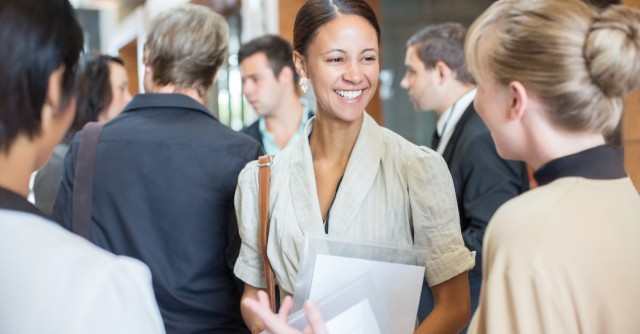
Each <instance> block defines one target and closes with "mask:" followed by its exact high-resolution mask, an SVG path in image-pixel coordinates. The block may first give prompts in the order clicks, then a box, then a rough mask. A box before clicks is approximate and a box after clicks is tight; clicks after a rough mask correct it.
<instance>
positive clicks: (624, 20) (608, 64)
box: [465, 0, 640, 134]
mask: <svg viewBox="0 0 640 334" xmlns="http://www.w3.org/2000/svg"><path fill="white" fill-rule="evenodd" d="M465 57H466V59H467V65H468V67H469V70H470V71H471V73H472V74H473V75H474V76H475V77H476V79H477V80H480V81H481V80H482V77H484V76H487V75H488V76H490V77H491V78H492V79H494V80H496V81H497V82H498V83H500V84H505V85H506V84H508V83H509V82H512V81H520V82H522V83H523V84H524V85H525V86H526V87H527V88H528V89H530V90H531V91H533V92H534V93H535V94H536V95H537V96H538V97H540V99H541V101H542V102H543V103H544V104H545V106H546V111H547V114H548V117H549V119H550V120H551V121H552V122H553V123H554V124H556V125H557V126H559V127H562V128H564V129H567V130H570V131H575V132H595V133H603V134H607V133H609V132H611V131H613V130H614V129H615V127H616V126H617V124H618V122H619V121H620V117H621V115H622V105H623V96H624V95H625V94H626V93H627V92H628V91H630V90H632V89H633V88H634V87H636V86H638V85H639V84H640V11H639V10H636V9H632V8H628V7H624V6H619V5H618V6H610V7H608V8H607V9H605V10H603V11H601V12H600V11H598V10H596V9H595V8H593V7H591V6H590V5H588V4H586V3H584V2H583V1H581V0H500V1H497V2H496V3H494V4H493V5H492V6H491V7H490V8H489V9H487V11H485V12H484V13H483V14H482V15H481V16H480V17H479V18H478V19H477V20H476V21H475V22H474V23H473V25H472V26H471V27H470V28H469V32H468V34H467V39H466V42H465Z"/></svg>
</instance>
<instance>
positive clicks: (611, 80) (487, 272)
mask: <svg viewBox="0 0 640 334" xmlns="http://www.w3.org/2000/svg"><path fill="white" fill-rule="evenodd" d="M639 32H640V10H638V9H632V8H628V7H624V6H620V5H617V6H609V7H607V8H606V9H604V10H597V9H594V8H593V7H592V6H590V5H588V4H587V3H586V2H585V1H581V0H563V1H557V0H527V1H520V0H500V1H497V2H495V3H494V4H493V5H491V6H490V7H489V9H487V10H486V11H485V12H484V13H483V14H482V15H481V16H480V17H479V18H478V19H477V20H476V21H475V22H474V23H473V25H472V26H471V27H470V28H469V33H468V34H467V39H466V42H465V55H466V59H467V64H468V66H469V69H470V71H471V73H473V75H474V77H475V78H476V80H477V83H478V94H477V95H476V100H475V106H476V110H477V111H478V114H479V115H480V116H481V117H482V118H483V120H484V122H485V124H486V125H487V127H488V128H489V130H490V131H491V135H492V136H493V138H494V139H495V142H496V147H497V149H498V153H499V154H500V156H502V157H503V158H505V159H516V160H524V161H526V162H528V163H529V164H530V165H531V166H532V167H534V168H535V174H534V176H535V179H536V181H537V182H538V184H539V187H537V188H535V189H533V190H530V191H528V192H526V193H525V194H523V195H520V196H518V197H516V198H514V199H512V200H510V201H508V202H507V203H505V204H504V205H503V206H502V207H500V209H498V211H497V212H496V213H495V215H494V216H493V218H492V219H491V222H490V223H489V227H488V228H487V232H486V234H485V239H484V263H483V270H482V274H483V281H482V291H481V295H480V305H479V306H478V310H477V311H476V313H475V315H474V317H473V320H472V322H471V324H470V325H469V333H586V334H589V333H636V332H638V329H639V328H640V320H639V319H638V312H637V310H638V309H640V284H638V282H639V281H640V266H639V265H638V259H637V254H638V253H640V243H638V236H639V235H640V195H638V193H637V192H636V190H635V188H634V187H633V184H632V183H631V180H630V179H629V177H628V176H627V174H626V173H625V170H624V164H623V151H622V149H621V148H615V147H610V146H607V145H606V142H605V135H606V134H609V133H611V131H612V130H614V129H615V128H616V126H617V125H618V124H619V122H620V117H621V115H622V111H623V110H622V106H623V98H624V96H625V94H626V93H627V92H629V91H630V90H632V89H634V88H635V87H638V86H639V85H640V34H639Z"/></svg>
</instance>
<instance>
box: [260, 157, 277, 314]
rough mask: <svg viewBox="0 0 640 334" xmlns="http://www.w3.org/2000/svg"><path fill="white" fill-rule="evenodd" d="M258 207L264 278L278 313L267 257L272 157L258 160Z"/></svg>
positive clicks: (273, 305)
mask: <svg viewBox="0 0 640 334" xmlns="http://www.w3.org/2000/svg"><path fill="white" fill-rule="evenodd" d="M258 167H259V168H260V170H259V172H258V182H259V187H258V192H259V195H258V207H259V214H260V250H261V251H262V263H263V266H264V277H265V280H266V281H267V294H268V295H269V302H270V303H271V310H272V311H273V312H276V282H275V275H274V273H273V268H271V262H269V257H268V256H267V239H268V237H269V188H270V184H271V156H270V155H263V156H261V157H260V158H258Z"/></svg>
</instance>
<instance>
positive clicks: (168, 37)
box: [54, 5, 262, 334]
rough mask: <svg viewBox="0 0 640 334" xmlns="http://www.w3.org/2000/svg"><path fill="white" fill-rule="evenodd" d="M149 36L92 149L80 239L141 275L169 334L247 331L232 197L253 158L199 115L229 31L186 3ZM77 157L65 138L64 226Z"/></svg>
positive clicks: (250, 145) (235, 137)
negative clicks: (126, 99)
mask: <svg viewBox="0 0 640 334" xmlns="http://www.w3.org/2000/svg"><path fill="white" fill-rule="evenodd" d="M148 31H149V34H148V36H147V39H146V44H145V57H144V63H145V71H144V75H145V80H144V82H145V92H146V93H145V94H138V95H136V96H135V97H134V98H133V100H131V102H130V103H129V104H128V105H127V107H126V108H125V110H124V111H123V112H122V113H121V114H120V115H118V117H116V118H114V119H113V120H111V121H109V122H107V123H106V124H105V125H104V128H103V129H102V134H101V136H100V141H99V143H98V152H97V157H96V168H95V172H94V182H93V202H92V208H91V212H92V219H91V222H90V228H91V234H90V239H91V241H92V242H94V243H95V244H97V245H98V246H100V247H103V248H105V249H107V250H109V251H112V252H114V253H115V254H123V255H130V256H132V257H135V258H138V259H140V260H142V261H143V262H144V263H146V264H147V265H148V266H149V268H150V269H151V273H152V274H153V282H154V288H155V293H156V299H157V300H158V306H160V312H161V313H162V317H163V320H164V323H165V327H166V329H167V332H169V333H203V332H206V333H225V334H226V333H229V334H232V333H247V332H248V330H247V328H246V327H245V325H244V323H243V322H242V317H241V314H240V296H241V287H242V286H241V285H240V284H239V282H237V280H236V279H235V277H234V275H233V264H234V261H235V259H236V257H237V254H238V249H239V243H240V240H239V237H238V232H237V226H238V225H237V223H236V219H235V215H234V205H233V196H234V192H235V188H236V183H237V179H238V174H239V173H240V170H242V168H243V167H244V166H245V165H246V164H247V163H248V162H249V161H251V160H254V159H256V158H257V157H258V156H259V155H260V153H261V151H262V150H261V148H260V144H259V143H258V142H256V141H255V140H253V139H251V138H250V137H248V136H246V135H244V134H241V133H238V132H236V131H233V130H231V129H229V128H228V127H226V126H224V125H223V124H221V123H220V122H219V121H218V120H217V119H216V118H215V117H214V116H213V115H212V114H211V113H210V112H209V111H208V110H207V109H206V108H205V97H206V93H207V90H208V89H209V88H210V87H211V86H212V85H213V83H214V80H215V77H216V73H217V72H218V70H219V69H220V66H222V64H223V63H224V62H225V60H226V57H227V35H228V26H227V22H226V21H225V19H224V17H222V16H221V15H219V14H216V13H215V12H214V11H212V10H211V9H210V8H207V7H204V6H199V5H185V6H181V7H177V8H173V9H171V10H168V11H165V12H163V13H160V14H158V16H156V17H155V18H153V20H152V21H151V24H150V26H149V29H148ZM77 152H78V141H77V140H74V141H72V142H71V146H70V148H69V154H67V157H66V158H65V168H64V172H63V179H62V183H61V185H60V191H59V193H58V197H57V199H56V204H55V205H54V217H55V218H57V220H58V221H59V222H62V224H63V225H64V226H65V227H67V228H70V227H71V218H72V213H71V212H72V201H71V199H72V196H73V190H74V188H75V187H74V186H75V184H73V173H74V161H75V160H76V157H77Z"/></svg>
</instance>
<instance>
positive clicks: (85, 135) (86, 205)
mask: <svg viewBox="0 0 640 334" xmlns="http://www.w3.org/2000/svg"><path fill="white" fill-rule="evenodd" d="M103 125H104V123H103V122H89V123H87V124H85V126H84V127H83V128H82V132H80V143H79V144H78V154H77V155H76V163H75V165H74V174H73V195H72V199H71V201H72V207H71V208H72V216H71V230H72V231H73V232H74V233H76V234H78V235H80V236H82V237H84V238H85V239H89V231H90V224H91V206H92V205H93V201H92V199H93V171H94V169H95V166H96V155H97V153H98V141H99V140H100V133H101V132H102V126H103Z"/></svg>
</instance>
